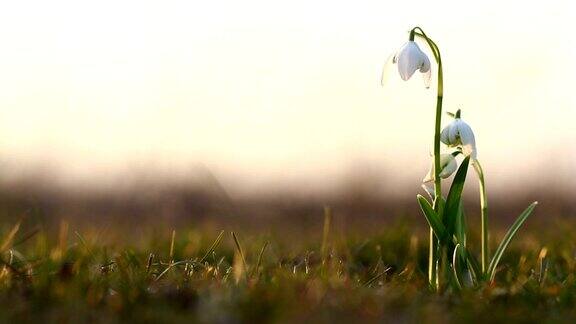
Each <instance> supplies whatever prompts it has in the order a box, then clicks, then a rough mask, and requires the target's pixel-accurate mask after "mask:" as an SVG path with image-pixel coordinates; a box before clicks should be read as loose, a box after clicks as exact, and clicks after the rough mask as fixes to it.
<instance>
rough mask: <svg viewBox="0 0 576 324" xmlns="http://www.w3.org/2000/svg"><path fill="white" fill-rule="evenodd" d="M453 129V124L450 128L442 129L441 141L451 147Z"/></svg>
mask: <svg viewBox="0 0 576 324" xmlns="http://www.w3.org/2000/svg"><path fill="white" fill-rule="evenodd" d="M451 127H452V124H449V125H448V126H446V127H444V128H443V129H442V132H441V133H440V141H441V142H442V143H444V144H446V145H450V135H449V134H450V128H451Z"/></svg>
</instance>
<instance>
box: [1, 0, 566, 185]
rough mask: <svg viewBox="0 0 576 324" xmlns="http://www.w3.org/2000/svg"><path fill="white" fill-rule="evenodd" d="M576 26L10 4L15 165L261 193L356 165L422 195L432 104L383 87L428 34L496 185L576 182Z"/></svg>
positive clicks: (262, 6) (160, 4) (294, 10)
mask: <svg viewBox="0 0 576 324" xmlns="http://www.w3.org/2000/svg"><path fill="white" fill-rule="evenodd" d="M575 19H576V10H575V8H572V4H571V3H570V1H560V0H551V1H538V2H536V3H535V4H533V3H531V2H528V1H502V0H499V1H494V0H488V1H474V2H468V1H453V2H452V1H449V2H446V1H382V0H380V1H348V2H336V1H310V0H307V1H300V0H296V1H257V0H244V1H232V0H230V1H181V2H180V1H179V2H176V1H133V2H132V1H118V0H116V1H98V2H93V3H87V2H84V1H77V0H76V1H37V2H31V1H12V2H6V3H3V4H2V5H0V161H1V162H2V164H3V165H4V166H5V169H6V170H8V171H11V170H15V168H16V169H18V168H20V169H33V168H35V167H38V166H40V167H46V168H55V169H57V171H58V172H60V173H61V174H63V175H66V176H67V177H70V178H71V179H79V180H82V181H85V180H88V181H97V180H98V179H103V178H106V177H116V176H118V175H120V174H121V173H122V172H124V171H126V170H129V169H130V168H133V167H134V166H142V165H144V166H146V165H152V166H155V167H156V168H160V169H164V170H168V171H167V172H170V171H174V172H177V171H178V170H180V171H181V170H187V169H188V168H189V167H190V165H194V164H195V163H203V164H204V165H206V166H207V167H209V168H210V169H212V170H215V172H216V173H222V174H229V175H239V176H243V177H244V178H245V179H246V181H247V182H251V183H252V184H255V183H260V182H267V181H268V182H282V181H287V182H293V181H299V179H300V180H301V179H313V181H317V180H319V181H322V180H326V179H327V178H329V177H333V176H337V175H340V174H344V173H346V172H347V171H348V170H349V169H350V168H351V167H353V166H355V165H370V166H371V167H378V166H382V167H383V168H384V167H386V168H387V169H386V170H385V171H386V172H389V173H391V174H394V175H395V176H396V177H398V178H406V179H409V180H410V181H414V180H419V179H421V178H422V177H423V175H424V174H425V173H426V168H427V167H428V163H429V160H428V158H429V157H428V154H429V152H430V151H431V144H432V136H433V134H432V130H433V123H434V120H433V118H434V116H433V114H434V105H435V96H436V93H435V88H434V87H432V88H431V89H429V90H426V89H424V87H423V86H422V80H421V78H420V76H419V75H416V76H415V78H413V79H411V80H410V81H408V82H402V81H401V80H400V79H399V77H397V76H394V77H393V79H392V80H391V81H390V83H389V84H388V85H387V86H386V87H385V88H382V87H380V84H379V78H380V72H381V70H382V66H383V65H384V63H385V60H386V58H387V57H388V56H389V55H390V54H391V53H392V52H394V51H395V50H396V49H398V48H399V47H400V46H401V45H402V44H403V43H404V42H405V41H406V40H407V37H408V34H407V32H408V30H409V29H410V28H411V27H413V26H415V25H418V26H421V27H422V28H424V30H425V31H426V32H427V33H428V35H429V36H430V37H432V38H433V39H434V40H435V41H436V42H437V44H438V45H439V47H440V50H441V52H442V56H443V63H444V74H445V83H444V86H445V93H444V94H445V101H444V109H445V111H455V110H456V109H457V108H461V109H462V111H463V119H465V120H466V121H467V122H468V123H469V124H471V126H472V127H473V129H474V131H475V133H476V137H477V144H478V152H479V153H478V154H479V159H480V160H481V161H483V164H484V167H485V169H487V170H488V173H489V174H492V177H493V178H494V179H495V180H494V181H495V182H498V181H500V182H502V183H503V182H505V181H507V179H508V180H514V181H516V180H518V179H519V178H522V177H526V174H524V175H518V172H520V171H524V172H525V171H527V170H532V173H531V174H530V176H528V177H527V178H529V177H533V175H534V172H535V171H536V172H537V171H538V170H540V169H542V167H543V166H544V165H548V164H549V163H550V162H551V160H552V159H553V160H554V165H555V167H556V168H568V169H570V168H572V167H573V165H574V162H573V161H574V159H575V158H576V154H575V153H574V148H575V147H574V146H575V145H574V144H575V143H576V127H574V122H575V120H576V99H575V98H576V97H575V95H574V86H575V85H576V73H575V72H576V63H575V57H576V41H574V39H575V37H574V35H573V33H574V31H573V27H572V25H573V22H574V21H575ZM421 47H422V48H425V46H424V44H422V46H421ZM433 77H435V76H433ZM394 78H395V79H394ZM444 121H445V122H448V121H449V118H447V117H445V118H444ZM572 170H576V169H573V168H572ZM5 172H6V171H5ZM575 172H576V171H575ZM488 177H490V175H488ZM309 181H311V180H309Z"/></svg>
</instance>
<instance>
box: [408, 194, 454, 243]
mask: <svg viewBox="0 0 576 324" xmlns="http://www.w3.org/2000/svg"><path fill="white" fill-rule="evenodd" d="M416 199H418V203H419V204H420V208H421V209H422V213H424V217H425V218H426V220H427V221H428V225H430V227H431V228H432V230H433V231H434V234H435V235H436V237H437V238H438V240H439V241H440V242H446V240H447V239H448V232H447V231H446V227H445V226H444V224H442V220H440V217H439V216H438V214H437V213H436V212H435V211H434V209H433V208H432V206H431V205H430V203H429V202H428V200H426V198H424V197H423V196H422V195H417V196H416Z"/></svg>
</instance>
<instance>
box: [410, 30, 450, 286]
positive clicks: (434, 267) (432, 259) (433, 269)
mask: <svg viewBox="0 0 576 324" xmlns="http://www.w3.org/2000/svg"><path fill="white" fill-rule="evenodd" d="M415 36H418V37H421V38H423V39H424V40H425V41H426V43H427V44H428V46H429V47H430V50H431V51H432V54H433V55H434V58H435V59H436V63H437V64H438V85H437V88H438V93H437V96H436V118H435V121H434V210H435V211H436V212H438V211H439V210H440V200H441V199H442V184H441V181H440V180H441V179H440V171H441V169H440V126H441V121H442V98H443V96H444V85H443V84H444V82H443V81H444V79H443V73H442V58H441V56H440V50H439V49H438V46H436V44H435V43H434V42H433V41H432V40H431V39H430V38H428V36H426V34H425V33H424V31H423V30H422V28H420V27H414V28H413V29H412V30H411V31H410V39H411V40H413V39H414V37H415ZM438 246H439V245H438V242H437V240H436V238H435V237H434V233H433V231H432V229H430V251H429V264H428V280H429V283H430V285H431V286H432V287H434V288H436V289H438V288H439V284H438V258H439V251H438Z"/></svg>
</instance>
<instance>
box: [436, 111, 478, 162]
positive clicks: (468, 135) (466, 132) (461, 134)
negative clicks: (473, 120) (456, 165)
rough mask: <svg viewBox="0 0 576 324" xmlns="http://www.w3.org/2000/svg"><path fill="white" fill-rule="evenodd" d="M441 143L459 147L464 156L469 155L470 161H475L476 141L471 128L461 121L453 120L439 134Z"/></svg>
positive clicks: (458, 119)
mask: <svg viewBox="0 0 576 324" xmlns="http://www.w3.org/2000/svg"><path fill="white" fill-rule="evenodd" d="M440 140H441V141H442V143H444V144H446V145H448V146H451V147H454V146H460V147H461V148H462V153H464V155H470V157H471V158H472V160H475V159H476V139H475V138H474V132H473V131H472V128H471V127H470V126H469V125H468V124H466V123H465V122H464V121H462V119H460V118H459V117H458V118H454V120H453V121H452V122H451V123H450V124H448V126H446V127H445V128H444V129H443V130H442V133H440Z"/></svg>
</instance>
